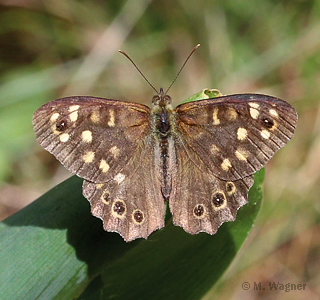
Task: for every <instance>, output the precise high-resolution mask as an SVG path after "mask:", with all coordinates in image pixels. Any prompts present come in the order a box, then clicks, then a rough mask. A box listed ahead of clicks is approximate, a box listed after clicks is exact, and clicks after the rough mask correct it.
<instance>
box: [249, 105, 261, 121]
mask: <svg viewBox="0 0 320 300" xmlns="http://www.w3.org/2000/svg"><path fill="white" fill-rule="evenodd" d="M250 116H251V117H252V118H253V119H255V120H256V119H258V117H259V111H258V110H257V109H255V108H250Z"/></svg>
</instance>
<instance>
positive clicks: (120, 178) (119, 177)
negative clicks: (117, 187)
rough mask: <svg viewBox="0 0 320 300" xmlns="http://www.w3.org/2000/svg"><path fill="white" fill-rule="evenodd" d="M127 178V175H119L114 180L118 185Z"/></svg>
mask: <svg viewBox="0 0 320 300" xmlns="http://www.w3.org/2000/svg"><path fill="white" fill-rule="evenodd" d="M125 178H126V175H124V174H122V173H118V174H117V175H116V176H115V177H114V178H113V180H114V181H116V182H117V183H118V184H120V183H121V182H122V181H123V180H124V179H125Z"/></svg>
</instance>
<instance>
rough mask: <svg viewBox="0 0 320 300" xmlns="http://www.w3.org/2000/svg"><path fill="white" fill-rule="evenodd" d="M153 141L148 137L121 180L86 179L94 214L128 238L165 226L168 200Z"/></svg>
mask: <svg viewBox="0 0 320 300" xmlns="http://www.w3.org/2000/svg"><path fill="white" fill-rule="evenodd" d="M151 138H152V137H149V139H151ZM152 144H153V143H152V141H150V140H149V141H148V142H147V145H146V146H145V147H144V149H143V147H142V148H141V149H140V150H138V151H137V153H136V154H135V155H134V156H133V157H132V159H131V160H130V161H129V162H128V163H127V165H126V166H125V168H124V169H123V170H122V172H121V173H120V174H121V176H119V178H118V180H111V181H109V182H106V183H102V184H96V183H92V182H89V181H84V183H83V194H84V196H85V197H86V198H87V199H88V200H89V201H90V203H91V212H92V214H93V215H94V216H96V217H98V218H100V219H102V220H103V227H104V229H105V230H106V231H115V232H118V233H119V234H120V235H121V236H122V237H123V238H124V240H125V241H127V242H128V241H131V240H134V239H136V238H140V237H143V238H147V237H148V236H149V235H150V234H151V233H152V232H153V231H154V230H156V229H159V228H162V227H163V226H164V214H165V204H164V201H163V197H162V194H161V184H160V177H159V170H158V167H157V165H156V163H155V156H154V154H153V151H154V150H153V147H152ZM141 158H143V163H141Z"/></svg>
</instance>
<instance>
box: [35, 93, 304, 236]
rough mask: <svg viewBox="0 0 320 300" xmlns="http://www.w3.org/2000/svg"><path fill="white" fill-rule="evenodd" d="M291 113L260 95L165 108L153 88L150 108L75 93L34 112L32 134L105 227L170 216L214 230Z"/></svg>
mask: <svg viewBox="0 0 320 300" xmlns="http://www.w3.org/2000/svg"><path fill="white" fill-rule="evenodd" d="M297 120H298V117H297V113H296V111H295V109H294V108H293V107H292V106H291V105H290V104H288V103H287V102H285V101H283V100H280V99H278V98H275V97H271V96H267V95H261V94H238V95H229V96H221V97H217V98H212V99H204V100H198V101H192V102H188V103H184V104H180V105H178V106H177V107H176V108H173V107H172V105H171V98H170V96H168V95H167V94H166V93H165V92H164V91H163V90H162V89H160V91H159V92H158V94H157V95H156V96H154V97H153V99H152V107H151V108H149V107H148V106H145V105H142V104H138V103H131V102H125V101H118V100H111V99H104V98H96V97H87V96H76V97H66V98H62V99H58V100H54V101H51V102H49V103H47V104H44V105H43V106H41V107H40V108H39V109H38V110H37V111H36V112H35V114H34V116H33V128H34V131H35V134H36V139H37V141H38V142H39V143H40V145H41V146H42V147H44V148H45V149H46V150H47V151H49V152H50V153H52V154H53V155H54V156H55V157H56V158H57V159H58V160H59V161H60V162H61V163H62V164H63V165H64V166H65V167H66V168H67V169H68V170H69V171H70V172H72V173H74V174H76V175H78V176H79V177H81V178H83V179H84V181H83V195H84V196H85V197H86V198H87V199H88V200H89V202H90V204H91V212H92V214H93V215H94V216H96V217H98V218H100V219H102V221H103V228H104V229H105V230H106V231H110V232H118V233H119V234H120V235H121V236H122V237H123V238H124V240H125V241H131V240H134V239H137V238H147V237H148V236H149V235H150V234H151V233H152V232H153V231H155V230H157V229H160V228H162V227H164V225H165V224H164V215H165V208H166V206H165V202H166V201H168V202H169V208H170V211H171V213H172V218H173V219H172V221H173V223H174V224H175V225H177V226H181V227H182V228H183V229H184V230H185V231H186V232H188V233H190V234H197V233H199V232H206V233H208V234H215V233H216V232H217V230H218V228H219V226H220V225H221V224H222V223H223V222H227V221H233V220H235V218H236V214H237V210H238V209H239V208H240V207H241V206H243V205H244V204H246V203H247V198H248V191H249V189H250V187H251V186H252V184H253V174H254V173H255V172H256V171H258V170H259V169H261V168H262V167H263V166H264V165H265V164H266V163H267V162H268V161H269V159H270V158H271V157H272V156H273V155H274V153H275V152H276V151H277V150H279V149H280V148H281V147H283V146H284V145H285V144H287V142H288V141H289V140H290V139H291V138H292V137H293V134H294V130H295V127H296V124H297Z"/></svg>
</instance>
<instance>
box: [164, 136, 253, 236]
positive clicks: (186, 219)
mask: <svg viewBox="0 0 320 300" xmlns="http://www.w3.org/2000/svg"><path fill="white" fill-rule="evenodd" d="M176 168H177V171H176V172H175V173H174V174H173V182H172V193H171V195H170V201H169V206H170V211H171V213H172V216H173V223H174V224H175V225H178V226H181V227H183V229H184V230H185V231H186V232H188V233H190V234H197V233H199V232H206V233H209V234H215V233H216V232H217V230H218V228H219V226H220V225H221V224H222V223H223V222H227V221H234V220H235V218H236V214H237V210H238V209H239V208H240V207H241V206H243V205H244V204H246V203H247V198H248V191H249V189H250V187H251V186H252V184H253V177H252V176H247V177H245V178H243V179H239V180H235V181H227V180H220V179H219V178H217V177H215V176H214V175H212V174H208V173H205V172H203V171H202V170H200V169H199V168H198V167H197V166H196V165H195V164H194V163H193V162H192V160H191V159H190V157H189V155H188V153H187V151H186V150H185V146H183V145H182V144H181V143H179V142H176Z"/></svg>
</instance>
